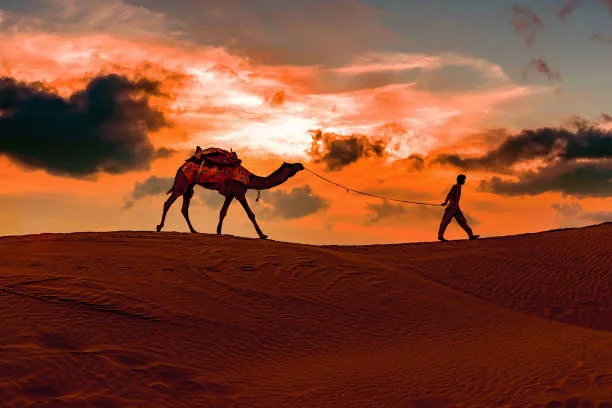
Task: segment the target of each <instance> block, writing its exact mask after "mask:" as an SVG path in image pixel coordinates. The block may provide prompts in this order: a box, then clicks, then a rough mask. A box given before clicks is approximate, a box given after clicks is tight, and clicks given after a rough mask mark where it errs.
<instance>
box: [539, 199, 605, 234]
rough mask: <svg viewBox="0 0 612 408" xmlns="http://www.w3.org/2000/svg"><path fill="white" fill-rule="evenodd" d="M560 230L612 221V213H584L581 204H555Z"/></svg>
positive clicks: (554, 208)
mask: <svg viewBox="0 0 612 408" xmlns="http://www.w3.org/2000/svg"><path fill="white" fill-rule="evenodd" d="M551 208H552V209H553V210H555V212H556V214H557V221H558V222H559V227H560V228H572V227H582V226H585V225H590V224H594V223H595V224H601V223H604V222H611V221H612V211H584V209H583V208H582V205H580V203H578V202H575V203H562V204H557V203H555V204H553V205H551Z"/></svg>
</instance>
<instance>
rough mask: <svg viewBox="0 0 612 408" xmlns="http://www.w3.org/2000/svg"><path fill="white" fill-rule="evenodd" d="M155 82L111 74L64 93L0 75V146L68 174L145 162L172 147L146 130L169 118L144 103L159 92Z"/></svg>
mask: <svg viewBox="0 0 612 408" xmlns="http://www.w3.org/2000/svg"><path fill="white" fill-rule="evenodd" d="M159 86H160V84H159V83H158V82H156V81H152V80H148V79H138V80H130V79H128V78H127V77H124V76H120V75H115V74H111V75H104V76H99V77H96V78H93V79H92V80H91V81H90V82H89V83H88V84H87V86H86V88H85V89H83V90H80V91H77V92H75V93H73V94H72V95H71V96H69V97H67V98H64V97H62V96H60V95H58V94H57V93H56V92H54V91H53V90H52V89H49V88H47V87H46V86H45V85H44V84H42V83H39V82H35V83H25V82H20V81H17V80H15V79H13V78H7V77H3V78H0V154H4V155H6V156H8V157H9V158H10V159H12V160H14V161H16V162H18V163H20V164H22V165H24V166H26V167H28V168H33V169H44V170H46V171H47V172H49V173H52V174H57V175H62V176H70V177H85V176H90V175H93V174H96V173H99V172H104V173H111V174H119V173H125V172H129V171H132V170H146V169H148V168H149V164H150V163H151V161H153V160H154V159H155V158H157V157H160V156H161V157H163V156H164V155H167V154H168V153H169V151H168V149H162V150H156V149H155V148H154V147H153V145H152V144H151V142H150V140H149V138H148V133H149V132H153V131H157V130H159V129H161V128H163V127H166V126H169V123H168V122H167V120H166V118H165V117H164V115H163V113H161V112H160V111H158V110H156V109H155V108H153V107H151V106H150V104H149V98H150V97H151V96H163V94H162V92H161V91H160V88H159Z"/></svg>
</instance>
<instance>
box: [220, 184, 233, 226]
mask: <svg viewBox="0 0 612 408" xmlns="http://www.w3.org/2000/svg"><path fill="white" fill-rule="evenodd" d="M233 199H234V194H232V193H231V192H228V193H227V195H226V196H225V201H224V202H223V207H221V212H220V213H219V224H217V234H221V228H222V227H223V219H224V218H225V216H226V215H227V209H228V208H229V206H230V204H231V203H232V200H233Z"/></svg>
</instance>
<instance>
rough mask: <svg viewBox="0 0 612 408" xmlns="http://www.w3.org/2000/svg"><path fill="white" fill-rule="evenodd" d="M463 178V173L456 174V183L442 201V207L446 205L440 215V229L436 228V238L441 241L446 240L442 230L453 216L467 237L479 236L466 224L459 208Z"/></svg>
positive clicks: (444, 229) (474, 237) (472, 238)
mask: <svg viewBox="0 0 612 408" xmlns="http://www.w3.org/2000/svg"><path fill="white" fill-rule="evenodd" d="M465 178H466V177H465V175H464V174H460V175H458V176H457V184H455V185H454V186H453V187H452V188H451V189H450V191H449V192H448V195H447V196H446V200H444V202H443V203H442V207H444V206H446V205H447V204H448V206H446V210H444V216H443V217H442V222H441V223H440V229H439V230H438V239H439V240H440V241H442V242H446V241H447V240H446V239H444V231H446V227H448V224H449V223H450V222H451V220H452V219H453V217H455V219H456V220H457V222H458V223H459V225H460V226H461V228H463V229H464V230H465V232H467V234H468V237H470V239H471V240H474V239H477V238H478V237H479V236H480V235H474V233H473V232H472V229H471V228H470V227H469V225H468V224H467V220H466V219H465V216H464V215H463V213H462V212H461V209H460V208H459V199H460V198H461V186H462V185H464V184H465Z"/></svg>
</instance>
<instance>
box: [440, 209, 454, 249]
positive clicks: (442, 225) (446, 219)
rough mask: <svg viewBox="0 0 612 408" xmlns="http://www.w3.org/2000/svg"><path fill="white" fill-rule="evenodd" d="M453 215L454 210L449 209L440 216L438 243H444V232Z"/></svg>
mask: <svg viewBox="0 0 612 408" xmlns="http://www.w3.org/2000/svg"><path fill="white" fill-rule="evenodd" d="M454 215H455V211H454V210H452V209H449V208H447V209H446V210H444V215H443V216H442V221H441V222H440V229H438V239H439V240H440V241H444V231H446V227H448V224H449V223H450V222H451V220H452V219H453V216H454Z"/></svg>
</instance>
